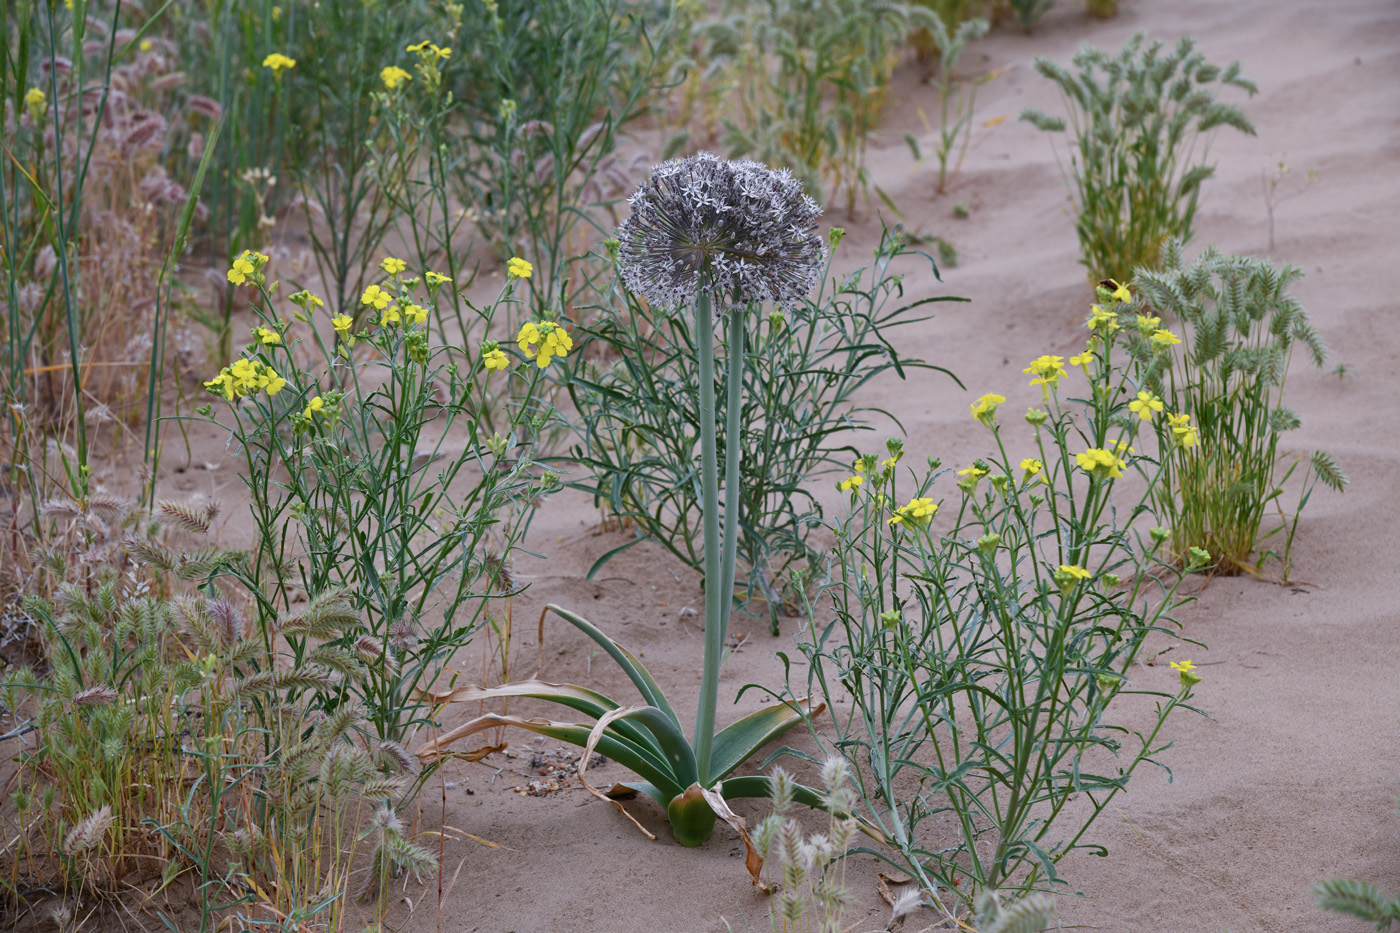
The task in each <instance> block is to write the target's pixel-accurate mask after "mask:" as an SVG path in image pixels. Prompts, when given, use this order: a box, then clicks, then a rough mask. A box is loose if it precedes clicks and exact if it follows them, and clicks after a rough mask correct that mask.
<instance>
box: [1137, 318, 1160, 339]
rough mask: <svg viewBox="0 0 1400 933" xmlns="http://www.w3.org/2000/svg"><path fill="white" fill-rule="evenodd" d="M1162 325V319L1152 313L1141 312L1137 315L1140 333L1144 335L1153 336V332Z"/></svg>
mask: <svg viewBox="0 0 1400 933" xmlns="http://www.w3.org/2000/svg"><path fill="white" fill-rule="evenodd" d="M1161 326H1162V319H1161V318H1159V317H1153V316H1152V315H1150V314H1139V315H1138V316H1137V329H1138V333H1140V334H1142V335H1143V336H1144V337H1151V336H1152V332H1153V331H1155V330H1156V329H1157V328H1159V327H1161Z"/></svg>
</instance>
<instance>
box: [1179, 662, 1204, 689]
mask: <svg viewBox="0 0 1400 933" xmlns="http://www.w3.org/2000/svg"><path fill="white" fill-rule="evenodd" d="M1172 670H1174V671H1177V672H1178V673H1179V674H1181V685H1182V686H1183V687H1194V686H1195V685H1196V684H1198V683H1200V682H1201V675H1200V674H1197V673H1196V665H1194V664H1192V663H1191V659H1190V658H1187V659H1186V660H1185V661H1182V662H1181V663H1180V664H1178V663H1177V662H1176V661H1173V662H1172Z"/></svg>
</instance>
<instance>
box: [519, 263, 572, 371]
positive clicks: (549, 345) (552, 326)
mask: <svg viewBox="0 0 1400 933" xmlns="http://www.w3.org/2000/svg"><path fill="white" fill-rule="evenodd" d="M511 261H512V262H514V261H515V260H511ZM520 261H521V262H524V260H523V259H522V260H520ZM515 342H516V343H517V344H518V345H519V346H520V352H521V353H524V354H525V357H526V358H527V359H532V360H534V361H535V365H536V366H538V367H539V368H540V369H544V368H545V367H546V366H548V365H549V361H550V360H551V359H552V358H554V357H556V356H557V357H559V358H560V359H563V358H564V357H565V356H567V355H568V353H569V351H570V350H572V349H573V348H574V341H573V338H572V337H570V336H569V332H568V331H566V330H564V328H563V326H562V325H560V324H556V323H554V322H553V321H541V322H540V323H539V324H536V323H535V322H533V321H526V322H525V323H524V324H523V325H522V326H521V328H520V333H519V334H518V335H517V336H516V338H515Z"/></svg>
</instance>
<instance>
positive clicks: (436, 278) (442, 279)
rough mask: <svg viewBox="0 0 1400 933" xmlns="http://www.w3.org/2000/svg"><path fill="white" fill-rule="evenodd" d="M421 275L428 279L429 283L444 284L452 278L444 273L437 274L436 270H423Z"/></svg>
mask: <svg viewBox="0 0 1400 933" xmlns="http://www.w3.org/2000/svg"><path fill="white" fill-rule="evenodd" d="M423 277H424V278H425V279H427V280H428V284H429V285H445V284H446V283H448V282H451V281H452V280H451V279H449V278H448V277H447V276H445V275H438V274H437V273H436V272H425V273H423Z"/></svg>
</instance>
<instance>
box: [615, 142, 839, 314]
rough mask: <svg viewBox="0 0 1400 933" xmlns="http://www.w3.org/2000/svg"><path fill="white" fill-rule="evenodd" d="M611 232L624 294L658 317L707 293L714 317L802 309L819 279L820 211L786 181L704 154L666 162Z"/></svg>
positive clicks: (822, 254) (784, 174)
mask: <svg viewBox="0 0 1400 933" xmlns="http://www.w3.org/2000/svg"><path fill="white" fill-rule="evenodd" d="M628 200H629V203H630V204H631V206H632V216H630V217H628V218H627V220H625V221H624V222H623V223H622V226H620V227H619V228H618V232H617V236H618V240H619V241H620V246H619V248H618V257H619V260H620V264H621V267H622V276H623V280H624V281H625V282H626V283H627V287H628V288H629V289H631V290H632V291H633V292H635V293H636V294H639V295H641V296H643V297H644V298H646V299H647V301H649V302H651V303H652V304H653V305H657V306H660V307H676V306H679V305H688V304H691V303H692V302H694V300H695V298H696V296H697V295H699V294H700V293H701V292H705V293H708V294H709V296H710V298H711V300H712V301H713V303H714V309H715V313H716V314H722V313H724V312H727V311H729V310H731V309H732V308H735V307H738V306H741V305H745V304H748V303H749V302H765V301H771V302H772V303H773V304H774V305H776V306H778V307H779V308H789V307H792V306H794V305H796V304H798V303H799V302H801V301H802V300H803V299H804V298H805V297H806V296H807V294H808V293H809V292H810V291H811V290H812V287H813V286H814V285H815V284H816V283H817V281H818V280H819V279H820V278H821V273H822V267H823V265H824V264H825V262H826V243H825V242H824V241H823V239H822V238H821V237H820V236H818V235H817V232H816V231H817V218H818V217H819V216H820V215H821V209H820V208H819V207H817V204H816V202H815V201H813V200H812V199H811V198H810V197H808V196H807V195H806V194H804V193H803V191H802V185H801V183H800V182H798V181H797V180H796V179H794V178H793V177H792V174H791V173H790V172H788V171H785V170H784V171H775V170H774V169H770V168H768V167H766V166H764V165H761V164H759V163H758V162H753V161H750V160H748V159H745V160H742V161H737V162H733V161H728V160H725V159H721V158H719V157H717V156H715V155H712V154H710V153H708V152H702V153H700V154H699V155H695V156H690V157H687V158H683V159H672V160H671V161H669V162H664V163H662V164H661V165H658V166H656V167H655V168H653V169H652V172H651V178H650V179H648V180H647V182H646V183H645V184H643V185H642V186H641V187H639V188H638V189H637V190H636V192H634V193H633V195H632V197H631V198H629V199H628Z"/></svg>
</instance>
